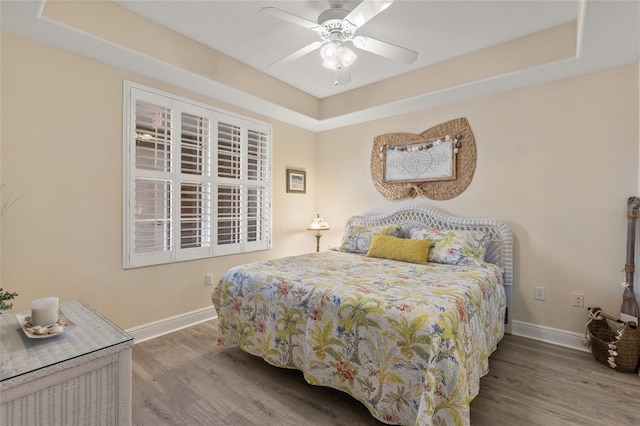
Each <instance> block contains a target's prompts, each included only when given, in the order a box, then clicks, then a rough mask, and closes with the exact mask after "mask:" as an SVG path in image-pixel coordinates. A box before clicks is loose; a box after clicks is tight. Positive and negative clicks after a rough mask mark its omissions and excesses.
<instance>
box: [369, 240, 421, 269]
mask: <svg viewBox="0 0 640 426" xmlns="http://www.w3.org/2000/svg"><path fill="white" fill-rule="evenodd" d="M432 244H433V242H432V241H431V240H410V239H408V238H396V237H391V236H388V235H380V234H376V235H374V236H373V239H372V240H371V246H370V247H369V252H367V256H368V257H379V258H382V259H391V260H399V261H401V262H411V263H421V264H423V265H424V264H426V263H427V254H429V249H430V248H431V245H432Z"/></svg>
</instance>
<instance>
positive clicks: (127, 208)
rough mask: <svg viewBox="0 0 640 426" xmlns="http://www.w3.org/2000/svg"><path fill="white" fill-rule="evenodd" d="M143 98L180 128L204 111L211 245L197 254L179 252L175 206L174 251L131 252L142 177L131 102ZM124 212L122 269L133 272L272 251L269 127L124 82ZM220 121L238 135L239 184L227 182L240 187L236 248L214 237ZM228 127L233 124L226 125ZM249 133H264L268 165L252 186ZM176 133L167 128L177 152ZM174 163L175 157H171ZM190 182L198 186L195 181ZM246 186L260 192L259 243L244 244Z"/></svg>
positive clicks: (176, 205)
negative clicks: (235, 128)
mask: <svg viewBox="0 0 640 426" xmlns="http://www.w3.org/2000/svg"><path fill="white" fill-rule="evenodd" d="M138 97H143V98H144V99H145V101H149V100H153V102H157V104H158V105H162V106H165V107H170V108H171V111H172V122H173V123H175V122H176V121H177V122H178V123H179V122H180V118H179V117H181V114H182V112H187V113H190V114H192V113H196V114H199V115H200V116H202V114H203V112H204V111H205V110H206V112H207V116H206V118H207V119H208V120H209V126H210V128H209V135H210V138H211V144H210V149H209V155H210V158H209V160H210V168H211V173H210V178H209V179H208V184H209V185H210V187H211V192H210V198H211V203H210V212H209V218H210V226H211V236H210V238H211V242H210V246H209V247H199V248H188V249H183V248H180V238H179V232H180V231H179V227H178V226H175V222H179V220H180V207H181V205H180V202H175V201H174V202H173V205H172V209H173V211H172V213H173V214H172V218H173V220H174V226H173V227H172V232H173V236H172V240H173V249H172V250H168V251H162V252H160V251H159V252H154V253H147V254H145V253H136V252H135V195H136V188H135V180H136V176H138V177H139V176H141V175H144V174H145V172H144V171H143V170H136V168H135V155H136V144H135V137H136V117H135V114H136V112H135V99H137V98H138ZM123 105H124V107H123V191H122V193H123V208H122V211H123V213H122V223H123V226H122V228H123V268H125V269H129V268H136V267H142V266H150V265H159V264H166V263H173V262H179V261H186V260H193V259H202V258H208V257H215V256H222V255H228V254H238V253H245V252H251V251H260V250H267V249H270V248H271V247H272V237H271V235H272V233H271V232H272V229H273V228H272V201H271V200H272V193H273V191H272V180H273V179H272V162H273V161H272V151H273V143H272V141H273V137H272V127H271V125H270V124H269V123H265V122H262V121H258V120H253V119H251V118H248V117H244V116H241V115H239V114H235V113H232V112H228V111H224V110H221V109H219V108H215V107H212V106H210V105H206V104H202V103H199V102H196V101H193V100H190V99H186V98H182V97H179V96H175V95H172V94H170V93H166V92H163V91H160V90H156V89H153V88H150V87H146V86H142V85H139V84H137V83H133V82H130V81H126V80H125V81H124V85H123ZM220 121H223V122H224V123H226V124H234V125H239V127H240V129H241V134H240V140H241V151H240V153H241V154H240V156H241V163H240V164H241V166H240V168H241V171H242V173H241V178H240V179H233V180H232V182H228V183H230V184H233V185H238V184H239V185H240V187H241V194H242V196H241V200H240V206H241V208H242V209H241V216H240V221H241V226H240V230H239V233H240V242H238V243H236V244H219V243H218V234H217V211H218V210H217V209H218V185H219V184H221V183H225V182H226V180H225V179H224V178H220V177H218V158H217V154H218V150H217V147H218V123H219V122H220ZM230 122H232V123H230ZM249 130H251V131H254V132H260V133H263V134H264V135H265V137H266V140H267V141H266V156H267V164H266V166H265V168H266V169H267V170H266V178H265V179H264V180H263V181H261V182H259V183H256V182H255V181H251V180H249V178H248V176H247V175H248V174H247V170H248V166H247V164H248V163H247V156H248V153H247V151H248V149H247V146H248V132H249ZM180 134H181V133H180V128H177V129H175V128H172V144H176V145H174V147H175V146H179V142H178V143H176V142H174V141H175V139H174V138H176V137H177V138H178V139H179V138H180V137H179V136H176V135H180ZM173 157H174V160H173V161H175V158H176V157H178V156H177V155H176V154H175V151H174V155H173ZM177 169H178V168H177V167H173V168H172V178H171V182H172V183H173V185H172V187H175V184H176V183H179V182H181V181H184V177H182V178H181V177H180V173H179V170H177ZM195 180H200V179H199V178H196V179H195ZM247 185H250V186H251V187H256V186H258V187H260V188H262V189H264V192H265V197H266V203H265V204H264V206H263V209H262V210H261V211H262V212H263V215H262V217H263V218H264V219H263V222H262V225H263V226H262V227H260V229H264V233H265V235H266V238H264V239H259V240H258V241H248V208H249V205H248V191H247Z"/></svg>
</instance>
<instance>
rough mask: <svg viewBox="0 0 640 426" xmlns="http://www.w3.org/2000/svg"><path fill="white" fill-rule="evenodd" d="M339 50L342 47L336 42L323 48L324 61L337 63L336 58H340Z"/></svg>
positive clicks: (321, 52)
mask: <svg viewBox="0 0 640 426" xmlns="http://www.w3.org/2000/svg"><path fill="white" fill-rule="evenodd" d="M339 50H340V46H338V45H337V44H336V43H334V42H330V43H327V44H325V45H324V46H322V49H320V56H322V59H324V60H325V61H330V60H334V61H335V59H336V57H337V56H338V51H339Z"/></svg>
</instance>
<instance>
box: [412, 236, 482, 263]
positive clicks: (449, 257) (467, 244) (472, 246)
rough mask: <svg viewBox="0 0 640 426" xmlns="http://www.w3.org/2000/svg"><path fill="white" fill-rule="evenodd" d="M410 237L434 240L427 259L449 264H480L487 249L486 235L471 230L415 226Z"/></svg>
mask: <svg viewBox="0 0 640 426" xmlns="http://www.w3.org/2000/svg"><path fill="white" fill-rule="evenodd" d="M409 237H410V238H412V239H415V240H423V239H428V240H431V241H433V246H432V247H431V250H430V251H429V255H428V256H427V260H428V261H429V262H435V263H446V264H449V265H479V264H481V263H482V262H484V254H485V252H486V251H487V247H486V245H487V241H486V235H485V234H484V233H482V232H480V231H471V230H459V229H456V230H450V231H446V230H439V229H418V228H414V229H412V230H411V231H410V232H409Z"/></svg>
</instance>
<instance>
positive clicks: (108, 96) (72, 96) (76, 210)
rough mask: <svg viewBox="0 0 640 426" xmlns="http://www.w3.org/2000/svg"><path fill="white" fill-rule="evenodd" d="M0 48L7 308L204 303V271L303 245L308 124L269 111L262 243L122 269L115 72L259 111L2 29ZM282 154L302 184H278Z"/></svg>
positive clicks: (182, 307)
mask: <svg viewBox="0 0 640 426" xmlns="http://www.w3.org/2000/svg"><path fill="white" fill-rule="evenodd" d="M1 48H2V63H1V66H2V68H1V87H2V99H1V112H2V117H1V118H2V129H1V152H2V158H1V161H2V163H1V168H0V170H1V172H2V175H1V181H2V182H6V183H7V187H8V188H10V190H11V191H12V193H14V194H16V195H20V196H21V198H20V200H19V201H18V202H17V203H16V204H15V205H14V206H13V207H12V208H11V209H10V210H9V211H8V212H7V213H6V214H5V216H4V217H3V218H2V222H1V232H2V234H1V235H2V241H1V253H2V271H1V273H0V286H2V287H3V288H5V289H8V290H12V291H16V292H18V293H19V297H18V298H17V300H16V301H15V303H14V309H22V308H27V307H28V306H29V304H30V301H31V300H32V299H35V298H38V297H42V296H50V295H57V296H59V297H60V298H61V299H63V300H66V299H77V298H80V299H83V300H85V301H87V302H88V303H89V304H91V305H93V306H94V307H95V308H96V309H98V310H99V311H101V312H102V313H104V314H105V315H106V316H107V317H109V318H111V319H113V320H114V322H116V323H117V324H118V325H120V326H122V327H124V328H130V327H133V326H138V325H142V324H146V323H149V322H152V321H156V320H160V319H163V318H168V317H172V316H175V315H179V314H182V313H185V312H189V311H193V310H196V309H200V308H204V307H210V306H211V301H210V294H211V292H212V289H213V288H212V287H207V286H205V285H204V282H205V281H204V280H205V274H206V273H213V274H214V277H215V279H216V280H217V278H218V277H219V276H220V275H221V274H222V273H223V272H224V271H226V270H227V269H228V268H229V267H230V266H233V265H237V264H241V263H246V262H249V261H254V260H258V259H264V258H268V257H277V256H283V255H288V254H294V253H299V252H305V251H313V250H314V249H315V246H314V244H315V240H314V239H313V238H312V236H311V235H309V233H308V232H307V231H306V230H305V228H306V225H307V224H308V221H309V220H310V219H311V218H312V217H313V215H314V213H315V210H314V203H315V187H314V185H313V181H314V180H315V179H314V176H315V173H316V159H315V141H316V135H315V134H314V133H312V132H309V131H305V130H302V129H299V128H295V127H293V126H290V125H286V124H283V123H280V122H273V121H272V123H273V135H274V148H273V158H274V162H273V177H274V179H273V194H274V218H273V228H274V235H273V239H274V243H273V250H270V251H265V252H259V253H253V254H246V255H236V256H226V257H219V258H214V259H206V260H198V261H192V262H182V263H175V264H171V265H164V266H156V267H147V268H139V269H132V270H127V271H125V270H123V269H122V82H123V80H124V79H127V80H131V81H135V82H138V83H141V84H145V85H148V86H152V87H156V88H158V89H161V90H165V91H168V92H171V93H175V94H177V95H180V96H185V97H188V98H191V99H195V100H198V101H201V102H205V103H207V104H209V105H213V106H216V107H219V108H223V109H226V110H231V111H237V112H240V113H244V114H247V115H249V116H251V117H254V118H257V119H263V120H268V119H266V118H265V117H259V116H256V115H255V114H252V113H248V112H246V111H241V110H238V109H237V108H234V107H231V106H229V105H226V104H225V103H223V102H220V101H217V100H211V99H206V98H203V97H201V96H198V95H196V94H193V93H188V92H184V91H183V90H180V89H177V88H175V87H171V86H168V85H166V84H161V83H158V82H154V81H151V80H149V79H147V78H143V77H140V76H139V75H136V74H132V73H128V72H125V71H122V70H119V69H116V68H113V67H109V66H105V65H103V64H100V63H98V62H95V61H92V60H88V59H85V58H82V57H79V56H76V55H72V54H68V53H65V52H62V51H60V50H55V49H52V48H49V47H45V46H43V45H41V44H37V43H33V42H30V41H27V40H25V39H22V38H18V37H15V36H13V35H9V34H4V33H3V35H2V45H1ZM268 121H271V120H268ZM287 166H293V167H296V168H303V169H306V170H307V173H308V176H309V178H310V183H309V186H308V192H307V194H306V195H300V194H296V195H293V194H286V193H285V169H286V167H287Z"/></svg>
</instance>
